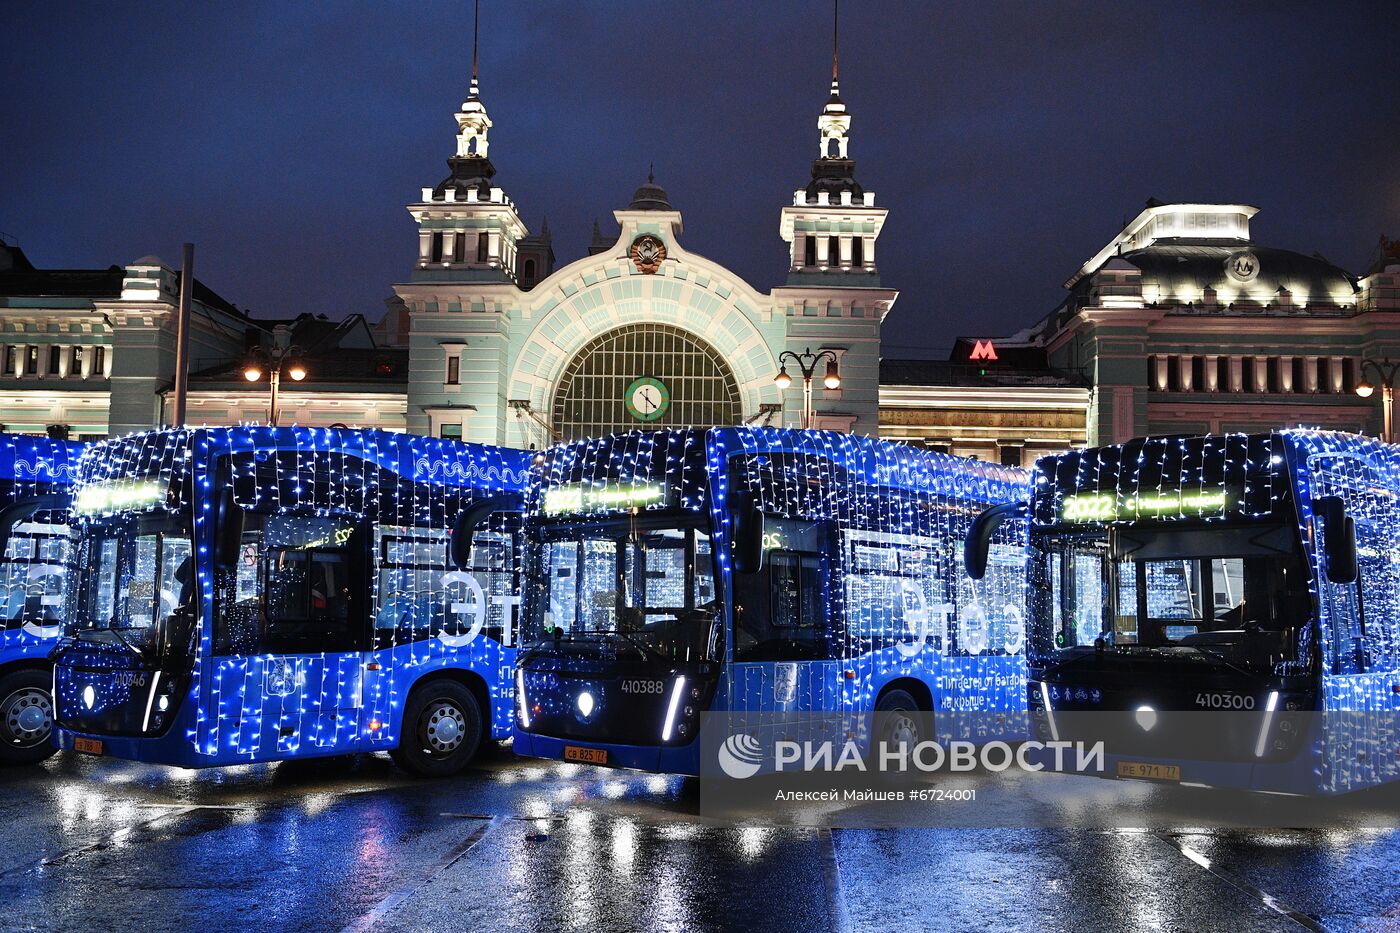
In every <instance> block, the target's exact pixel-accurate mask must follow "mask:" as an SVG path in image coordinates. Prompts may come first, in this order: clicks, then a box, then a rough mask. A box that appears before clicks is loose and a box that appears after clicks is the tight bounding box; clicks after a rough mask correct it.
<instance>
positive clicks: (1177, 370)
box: [1167, 356, 1181, 392]
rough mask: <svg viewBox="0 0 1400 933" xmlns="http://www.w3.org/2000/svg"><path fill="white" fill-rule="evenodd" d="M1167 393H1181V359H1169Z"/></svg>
mask: <svg viewBox="0 0 1400 933" xmlns="http://www.w3.org/2000/svg"><path fill="white" fill-rule="evenodd" d="M1167 391H1168V392H1180V391H1181V359H1180V357H1175V356H1169V357H1167Z"/></svg>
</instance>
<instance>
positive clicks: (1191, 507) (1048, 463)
mask: <svg viewBox="0 0 1400 933" xmlns="http://www.w3.org/2000/svg"><path fill="white" fill-rule="evenodd" d="M1397 503H1400V448H1397V447H1395V446H1391V445H1387V444H1382V443H1379V442H1377V441H1375V440H1372V439H1370V438H1366V437H1359V436H1356V435H1349V434H1339V433H1331V432H1319V431H1305V430H1288V431H1280V432H1276V433H1271V434H1251V435H1245V434H1227V435H1217V436H1198V437H1162V438H1147V439H1139V440H1133V441H1129V442H1127V443H1125V444H1121V445H1118V446H1112V447H1101V448H1094V449H1088V450H1077V451H1071V452H1068V453H1064V454H1060V455H1056V456H1050V457H1044V458H1042V459H1041V460H1039V461H1038V463H1037V464H1036V467H1035V470H1034V479H1033V485H1032V494H1031V497H1030V499H1029V520H1030V538H1029V551H1028V554H1029V561H1028V577H1029V580H1028V583H1029V603H1028V613H1029V618H1028V626H1027V627H1028V638H1027V663H1028V665H1029V683H1028V702H1029V705H1030V709H1031V711H1032V718H1033V720H1034V728H1035V730H1036V732H1037V734H1038V735H1039V737H1040V738H1042V739H1053V740H1067V739H1071V738H1086V737H1092V738H1096V739H1101V740H1105V743H1106V751H1107V753H1108V760H1107V765H1108V767H1107V769H1106V770H1107V776H1109V777H1123V778H1144V779H1150V780H1160V781H1170V782H1181V783H1186V784H1207V785H1212V786H1228V787H1236V788H1247V789H1255V790H1266V791H1275V792H1284V793H1336V792H1343V791H1349V790H1354V789H1357V788H1361V787H1366V786H1371V785H1375V784H1379V783H1382V782H1385V781H1390V780H1394V779H1395V778H1396V777H1400V728H1397V722H1398V721H1400V505H1398V504H1397ZM1025 511H1026V506H1025V505H1023V506H1021V507H1020V512H1021V514H1025ZM1016 512H1017V509H1016V507H1003V508H1002V509H1000V510H991V511H989V512H988V513H987V514H986V515H985V516H984V517H982V518H979V520H978V523H977V525H976V526H974V530H973V533H972V534H971V536H970V537H969V542H968V547H967V550H966V557H967V560H968V562H969V570H970V572H972V573H973V574H974V575H976V574H977V573H978V572H979V570H980V567H979V566H977V564H978V561H979V560H981V559H982V557H981V552H982V548H981V547H980V545H979V543H978V541H979V540H985V539H986V537H987V535H988V534H989V533H990V531H991V529H992V528H994V527H995V525H996V523H997V522H998V521H999V520H1001V519H1002V518H1005V517H1007V516H1011V515H1015V514H1016Z"/></svg>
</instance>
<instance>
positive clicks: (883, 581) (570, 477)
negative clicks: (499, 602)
mask: <svg viewBox="0 0 1400 933" xmlns="http://www.w3.org/2000/svg"><path fill="white" fill-rule="evenodd" d="M542 459H543V462H542V464H541V465H539V466H538V467H537V470H538V473H537V479H538V482H537V483H536V484H534V485H532V488H531V500H530V503H529V505H528V506H527V518H526V545H525V551H526V571H525V572H526V585H525V596H524V598H525V606H524V609H523V620H522V633H523V634H522V641H521V651H520V654H519V656H518V658H517V664H516V678H517V680H516V702H517V709H516V713H517V716H516V730H515V750H516V752H517V753H518V754H524V755H533V756H537V757H543V758H555V759H564V760H570V761H580V762H587V763H593V764H602V765H612V766H620V767H627V768H635V769H640V770H647V771H661V772H670V773H680V774H698V773H699V768H700V753H699V743H698V741H697V735H698V730H699V722H700V717H701V714H702V713H704V712H713V711H723V712H726V713H739V714H745V715H746V714H749V713H755V714H760V717H761V716H762V715H764V714H769V713H772V714H785V713H792V712H814V713H844V712H847V711H850V712H859V711H871V710H883V711H892V712H896V711H909V712H910V713H917V711H925V712H927V713H930V714H932V715H933V716H934V720H933V721H934V723H935V724H936V725H935V728H936V730H937V731H938V733H939V735H943V734H944V731H945V728H947V729H948V730H952V729H954V728H955V725H954V724H955V721H956V720H957V719H958V718H959V717H962V718H964V719H966V718H970V717H964V716H963V714H965V713H981V712H985V711H1009V712H1014V711H1016V710H1020V711H1021V716H1020V717H1014V716H1003V717H1001V723H1000V725H998V724H997V723H996V722H995V720H996V716H993V717H984V718H983V720H982V721H983V725H982V726H981V728H982V729H983V731H984V732H985V733H987V734H985V735H982V736H980V737H981V738H984V739H988V740H989V739H991V738H994V737H996V736H994V735H993V734H991V733H992V732H993V731H995V730H996V729H998V728H1002V727H1004V728H1005V730H1006V733H1007V734H1008V735H1017V736H1019V735H1022V734H1023V730H1024V728H1025V726H1024V710H1025V706H1026V702H1025V698H1024V687H1025V665H1024V660H1023V655H1022V643H1023V641H1024V629H1023V619H1022V603H1023V598H1024V573H1023V571H1022V567H1023V560H1024V526H1022V527H1021V528H1020V529H1019V530H1018V529H1017V527H1016V523H1015V522H1011V523H1003V524H1002V525H1001V527H1000V528H999V529H998V530H997V532H996V534H995V536H994V539H993V541H992V542H991V545H990V552H991V555H992V557H991V561H992V566H993V568H994V571H993V572H992V573H990V574H988V575H987V577H986V578H985V579H984V580H982V581H980V582H977V583H974V582H973V581H971V580H970V579H968V578H967V577H966V575H965V574H964V573H963V572H962V569H961V567H962V561H961V548H962V546H963V538H964V535H965V534H966V532H967V529H968V527H969V526H970V525H971V523H972V521H973V520H974V519H975V518H976V516H977V515H978V514H979V513H980V512H981V511H982V510H983V509H984V508H986V507H987V506H989V505H992V504H998V503H1007V502H1013V501H1019V500H1022V499H1024V497H1025V496H1026V495H1027V494H1028V487H1027V475H1026V473H1025V472H1024V471H1021V470H1019V469H1013V468H1009V467H1001V466H996V465H992V464H988V463H981V462H978V461H973V460H965V459H961V458H955V457H950V456H947V455H943V454H937V453H932V452H929V451H925V450H921V449H916V448H913V447H909V446H905V445H901V444H893V443H888V442H884V441H879V440H873V439H870V438H865V437H856V436H851V435H845V434H837V433H830V432H821V431H793V430H783V429H770V428H762V429H751V428H742V427H733V428H729V427H725V428H712V429H708V430H703V429H684V430H665V431H656V432H637V433H630V434H621V435H616V436H612V437H607V438H603V439H600V440H587V441H579V442H576V443H569V444H564V445H560V446H556V447H554V448H551V449H550V450H549V451H547V452H546V453H545V454H544V456H543V458H542ZM988 718H990V719H991V720H992V721H993V722H992V725H991V726H990V727H989V726H988V725H987V719H988ZM885 721H886V722H888V723H890V724H891V728H900V729H903V730H905V731H902V732H901V733H900V734H899V736H898V737H897V738H898V739H899V740H901V741H918V739H919V736H918V729H919V728H920V725H919V723H920V722H927V720H926V719H924V718H922V717H919V716H917V715H914V716H910V717H899V716H891V717H885ZM911 730H912V731H911ZM989 730H990V731H989ZM881 738H883V737H881ZM926 738H932V736H926Z"/></svg>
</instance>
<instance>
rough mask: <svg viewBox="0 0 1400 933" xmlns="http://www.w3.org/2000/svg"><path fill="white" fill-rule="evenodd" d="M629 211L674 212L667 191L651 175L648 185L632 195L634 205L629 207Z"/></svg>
mask: <svg viewBox="0 0 1400 933" xmlns="http://www.w3.org/2000/svg"><path fill="white" fill-rule="evenodd" d="M627 209H628V210H629V211H669V210H673V208H672V207H671V202H670V200H669V199H668V198H667V197H666V189H665V188H663V187H661V186H660V185H658V184H657V183H656V179H655V178H654V177H652V176H651V175H648V176H647V183H646V184H645V185H642V186H641V187H640V188H638V189H637V190H636V192H635V193H634V194H633V195H632V203H631V204H628V205H627Z"/></svg>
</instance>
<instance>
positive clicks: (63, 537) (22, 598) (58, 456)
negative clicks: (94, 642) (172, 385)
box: [0, 434, 83, 765]
mask: <svg viewBox="0 0 1400 933" xmlns="http://www.w3.org/2000/svg"><path fill="white" fill-rule="evenodd" d="M82 447H83V445H81V444H76V443H69V442H68V441H61V440H52V439H50V438H46V437H33V436H29V435H24V434H0V765H14V764H34V763H36V762H39V761H43V760H44V759H45V758H47V757H49V756H50V755H52V754H53V753H54V751H55V747H54V744H53V736H52V732H53V700H52V697H51V696H50V687H51V685H52V683H53V669H52V667H51V666H50V664H49V660H48V654H49V651H50V649H52V648H53V645H54V643H55V642H56V641H57V640H58V637H59V634H60V631H61V626H62V621H63V601H64V593H65V591H66V583H65V581H66V579H67V574H68V571H69V567H70V561H69V549H68V504H69V500H68V487H69V485H70V484H71V482H72V468H73V466H74V465H75V464H76V462H77V459H78V454H79V452H80V451H81V450H82Z"/></svg>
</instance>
